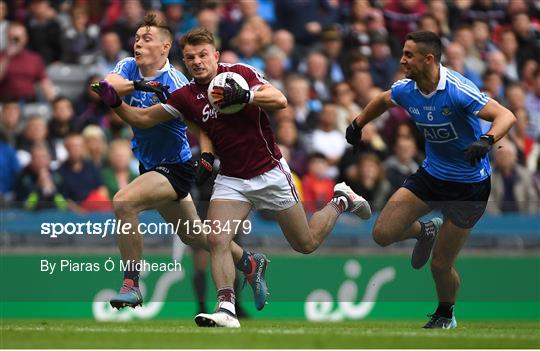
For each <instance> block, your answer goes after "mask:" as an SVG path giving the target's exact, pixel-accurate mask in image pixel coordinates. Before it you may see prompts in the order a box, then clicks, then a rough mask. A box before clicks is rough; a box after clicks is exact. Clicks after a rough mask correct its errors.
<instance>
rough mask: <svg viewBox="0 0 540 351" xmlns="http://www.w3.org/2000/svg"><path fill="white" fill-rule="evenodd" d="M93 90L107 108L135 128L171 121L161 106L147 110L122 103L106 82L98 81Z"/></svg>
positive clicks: (171, 117) (170, 116)
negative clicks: (111, 109)
mask: <svg viewBox="0 0 540 351" xmlns="http://www.w3.org/2000/svg"><path fill="white" fill-rule="evenodd" d="M92 90H94V91H95V92H96V93H97V94H98V95H99V96H100V98H101V100H103V102H104V103H105V104H106V105H108V106H109V107H111V108H113V109H114V112H116V114H117V115H118V116H120V118H121V119H122V120H123V121H124V122H126V123H128V124H129V125H131V126H133V127H135V128H141V129H144V128H150V127H153V126H155V125H157V124H159V123H161V122H165V121H168V120H170V119H173V118H174V116H173V115H171V114H170V113H169V112H167V110H165V109H164V108H163V106H161V105H154V106H151V107H148V108H137V107H133V106H129V105H128V104H126V103H124V102H123V101H122V99H120V97H119V96H118V93H117V92H116V90H115V89H114V88H113V86H112V85H110V84H109V83H108V82H107V81H104V80H102V81H100V82H99V83H96V84H92Z"/></svg>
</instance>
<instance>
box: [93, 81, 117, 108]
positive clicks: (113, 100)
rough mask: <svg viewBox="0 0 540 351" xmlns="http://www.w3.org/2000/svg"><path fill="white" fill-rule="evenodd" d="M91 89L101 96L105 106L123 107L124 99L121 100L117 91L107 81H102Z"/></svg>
mask: <svg viewBox="0 0 540 351" xmlns="http://www.w3.org/2000/svg"><path fill="white" fill-rule="evenodd" d="M90 88H91V89H92V90H93V91H95V92H96V94H98V95H99V97H100V98H101V100H102V101H103V103H105V105H107V106H109V107H111V108H116V107H118V106H120V105H122V99H120V96H118V93H117V92H116V90H114V88H113V86H112V85H110V84H109V82H107V81H106V80H100V81H99V83H94V84H92V85H91V86H90Z"/></svg>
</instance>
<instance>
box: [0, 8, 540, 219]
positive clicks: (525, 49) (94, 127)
mask: <svg viewBox="0 0 540 351" xmlns="http://www.w3.org/2000/svg"><path fill="white" fill-rule="evenodd" d="M149 11H151V12H153V13H155V14H156V15H157V16H158V17H159V18H161V19H162V20H163V21H166V22H167V23H168V25H169V26H170V27H171V29H172V31H173V33H174V35H175V42H174V44H173V48H172V50H171V54H170V57H169V60H170V62H171V63H172V64H174V65H175V66H176V67H177V68H178V69H179V70H181V71H183V72H185V69H184V67H183V63H182V57H181V51H180V48H179V44H178V41H179V39H180V38H181V37H182V35H183V33H185V32H187V31H188V30H190V29H192V28H194V27H196V26H202V27H206V28H207V29H209V30H210V31H212V32H213V33H214V35H215V36H216V38H217V40H218V46H219V48H220V51H221V59H220V60H221V61H222V62H227V63H236V62H241V63H246V64H249V65H252V66H254V67H256V68H257V69H258V70H260V71H261V72H264V75H265V77H266V79H267V80H268V81H269V82H271V83H272V84H273V85H275V86H276V87H277V88H279V89H280V90H282V91H283V92H284V93H285V94H286V96H287V98H288V101H289V106H288V107H287V108H286V109H284V110H280V111H277V112H275V113H273V114H271V115H270V118H271V122H272V124H273V126H274V131H275V136H276V141H277V143H278V144H279V145H280V147H281V149H282V152H283V154H284V157H285V158H286V159H287V160H288V162H289V164H290V166H291V169H292V170H293V171H294V173H295V182H296V185H297V187H298V189H299V190H300V193H301V194H302V198H303V201H304V204H305V208H306V210H307V211H308V212H313V211H315V210H316V209H318V208H320V207H321V206H323V205H324V204H326V203H327V202H328V201H329V199H330V198H331V196H332V193H333V186H334V184H335V183H336V182H340V181H343V180H345V181H346V182H347V184H349V185H350V186H351V187H352V188H353V190H354V191H355V192H357V193H359V194H362V195H363V196H364V197H365V198H366V199H368V200H369V201H370V203H371V204H372V207H373V208H374V209H375V210H380V209H381V208H382V206H383V205H384V203H385V202H386V201H387V199H388V198H389V196H390V195H391V194H392V193H393V192H394V191H395V190H396V189H397V188H398V187H399V186H400V185H401V184H402V182H403V180H404V179H405V178H406V177H407V176H408V175H410V174H411V173H413V172H415V171H416V170H417V169H418V167H419V166H421V164H422V160H423V158H424V153H423V149H424V144H423V143H424V141H423V136H422V135H419V133H418V130H417V129H416V127H415V126H414V123H412V122H411V121H410V119H409V116H408V114H407V112H406V111H404V110H403V109H401V108H400V107H395V108H392V109H391V110H389V111H388V112H387V113H385V114H384V115H383V116H381V117H380V118H378V119H377V120H376V121H375V122H374V123H371V124H368V125H367V126H366V127H365V128H364V130H363V136H362V137H363V141H364V145H363V147H362V148H361V150H359V152H353V150H352V149H351V148H350V147H349V145H348V144H347V143H346V141H345V137H344V134H345V129H346V127H347V125H348V124H349V123H350V121H351V120H352V119H353V118H354V117H355V116H356V115H358V113H359V112H360V111H362V108H364V107H365V106H366V104H367V103H368V102H369V101H370V100H371V99H372V98H373V97H374V96H375V95H377V94H378V93H379V92H381V91H383V90H386V89H388V88H389V87H390V85H391V84H392V82H394V81H396V80H398V79H401V78H403V75H402V73H401V71H400V65H399V59H400V55H401V48H402V45H403V40H404V37H405V35H406V34H407V33H408V32H410V31H414V30H429V31H433V32H435V33H437V34H439V35H440V36H441V38H442V40H443V45H444V55H443V64H444V65H445V66H447V67H449V68H451V69H453V70H455V71H457V72H459V73H461V74H463V75H464V76H465V77H467V78H468V79H470V80H471V81H473V82H474V83H475V84H476V85H477V86H478V87H479V88H480V89H481V90H482V91H484V92H485V93H486V94H488V95H489V96H490V97H491V98H493V99H496V100H497V101H499V102H500V103H501V104H503V105H505V106H506V107H508V108H509V109H510V110H511V111H512V112H513V113H514V114H515V115H516V117H517V119H518V122H517V124H516V125H515V127H514V128H513V129H512V130H511V132H510V134H509V136H508V137H507V138H505V139H504V140H502V141H501V142H500V144H499V146H500V147H495V148H494V149H493V151H492V154H491V159H492V164H493V176H492V193H491V199H490V203H489V206H488V211H489V212H492V213H501V212H525V213H538V212H539V210H540V209H539V205H538V197H539V195H540V144H539V143H540V2H539V1H528V0H455V1H445V0H312V1H311V0H310V1H303V0H257V1H255V0H221V1H218V0H207V1H205V0H196V1H195V0H192V1H190V0H140V1H139V0H123V1H120V0H100V1H84V0H56V1H55V0H50V1H47V0H26V1H25V0H11V1H6V0H0V100H1V117H0V198H1V200H0V201H1V202H2V205H3V206H19V207H22V208H25V209H28V210H37V209H41V208H58V209H70V210H73V211H77V212H86V211H101V210H105V211H107V210H110V209H111V206H110V199H112V197H113V195H114V193H115V192H116V191H117V190H118V189H119V188H121V187H122V186H124V185H125V184H127V183H128V182H130V181H131V180H132V179H133V178H134V177H136V175H137V174H138V173H137V162H136V161H135V160H134V159H133V155H132V153H131V149H130V142H129V140H130V139H131V130H130V128H129V126H127V125H126V124H125V123H123V122H122V120H120V118H119V117H118V116H116V115H115V114H114V112H113V111H111V110H110V109H108V108H107V107H106V106H104V105H103V104H102V103H101V102H100V100H99V98H98V97H97V96H96V95H95V94H94V93H93V92H92V91H91V90H90V89H89V84H90V83H92V82H97V81H99V80H100V79H102V78H103V77H104V76H105V75H106V74H107V73H109V72H110V71H111V70H112V69H113V68H114V67H115V65H116V63H117V62H118V61H119V60H121V59H123V58H125V57H127V56H130V55H131V54H132V51H133V49H132V48H133V40H134V33H135V30H136V28H137V25H138V24H139V22H140V21H141V20H142V18H143V17H144V15H145V14H146V13H147V12H149ZM188 78H189V77H188ZM483 128H485V130H486V131H487V129H488V128H489V123H488V122H485V123H483ZM190 140H191V141H192V146H193V152H194V154H195V155H196V154H197V152H198V149H197V142H196V140H194V139H193V138H191V139H190Z"/></svg>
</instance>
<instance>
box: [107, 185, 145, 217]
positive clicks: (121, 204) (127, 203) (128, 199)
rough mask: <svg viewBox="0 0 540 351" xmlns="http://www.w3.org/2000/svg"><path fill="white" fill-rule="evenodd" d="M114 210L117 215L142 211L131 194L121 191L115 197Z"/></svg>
mask: <svg viewBox="0 0 540 351" xmlns="http://www.w3.org/2000/svg"><path fill="white" fill-rule="evenodd" d="M112 202H113V209H114V212H115V213H116V214H117V215H124V214H132V213H138V212H139V211H140V209H139V205H138V203H137V200H136V199H135V198H134V197H133V196H131V193H130V192H125V191H122V190H120V191H119V192H117V193H116V194H115V195H114V197H113V201H112Z"/></svg>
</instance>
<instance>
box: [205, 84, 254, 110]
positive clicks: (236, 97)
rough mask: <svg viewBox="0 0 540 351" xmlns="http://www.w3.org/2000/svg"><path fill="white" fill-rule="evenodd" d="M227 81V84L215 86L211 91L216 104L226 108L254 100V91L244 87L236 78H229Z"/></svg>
mask: <svg viewBox="0 0 540 351" xmlns="http://www.w3.org/2000/svg"><path fill="white" fill-rule="evenodd" d="M225 83H226V84H225V86H223V87H218V86H215V87H214V89H212V91H211V92H210V94H212V97H213V98H214V104H215V105H217V106H219V107H220V108H225V107H229V106H232V105H237V104H247V103H249V102H251V101H252V100H253V94H254V93H253V92H252V91H251V90H248V89H244V88H242V87H241V86H240V85H238V83H237V82H236V81H235V80H234V79H232V78H227V79H226V80H225Z"/></svg>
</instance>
